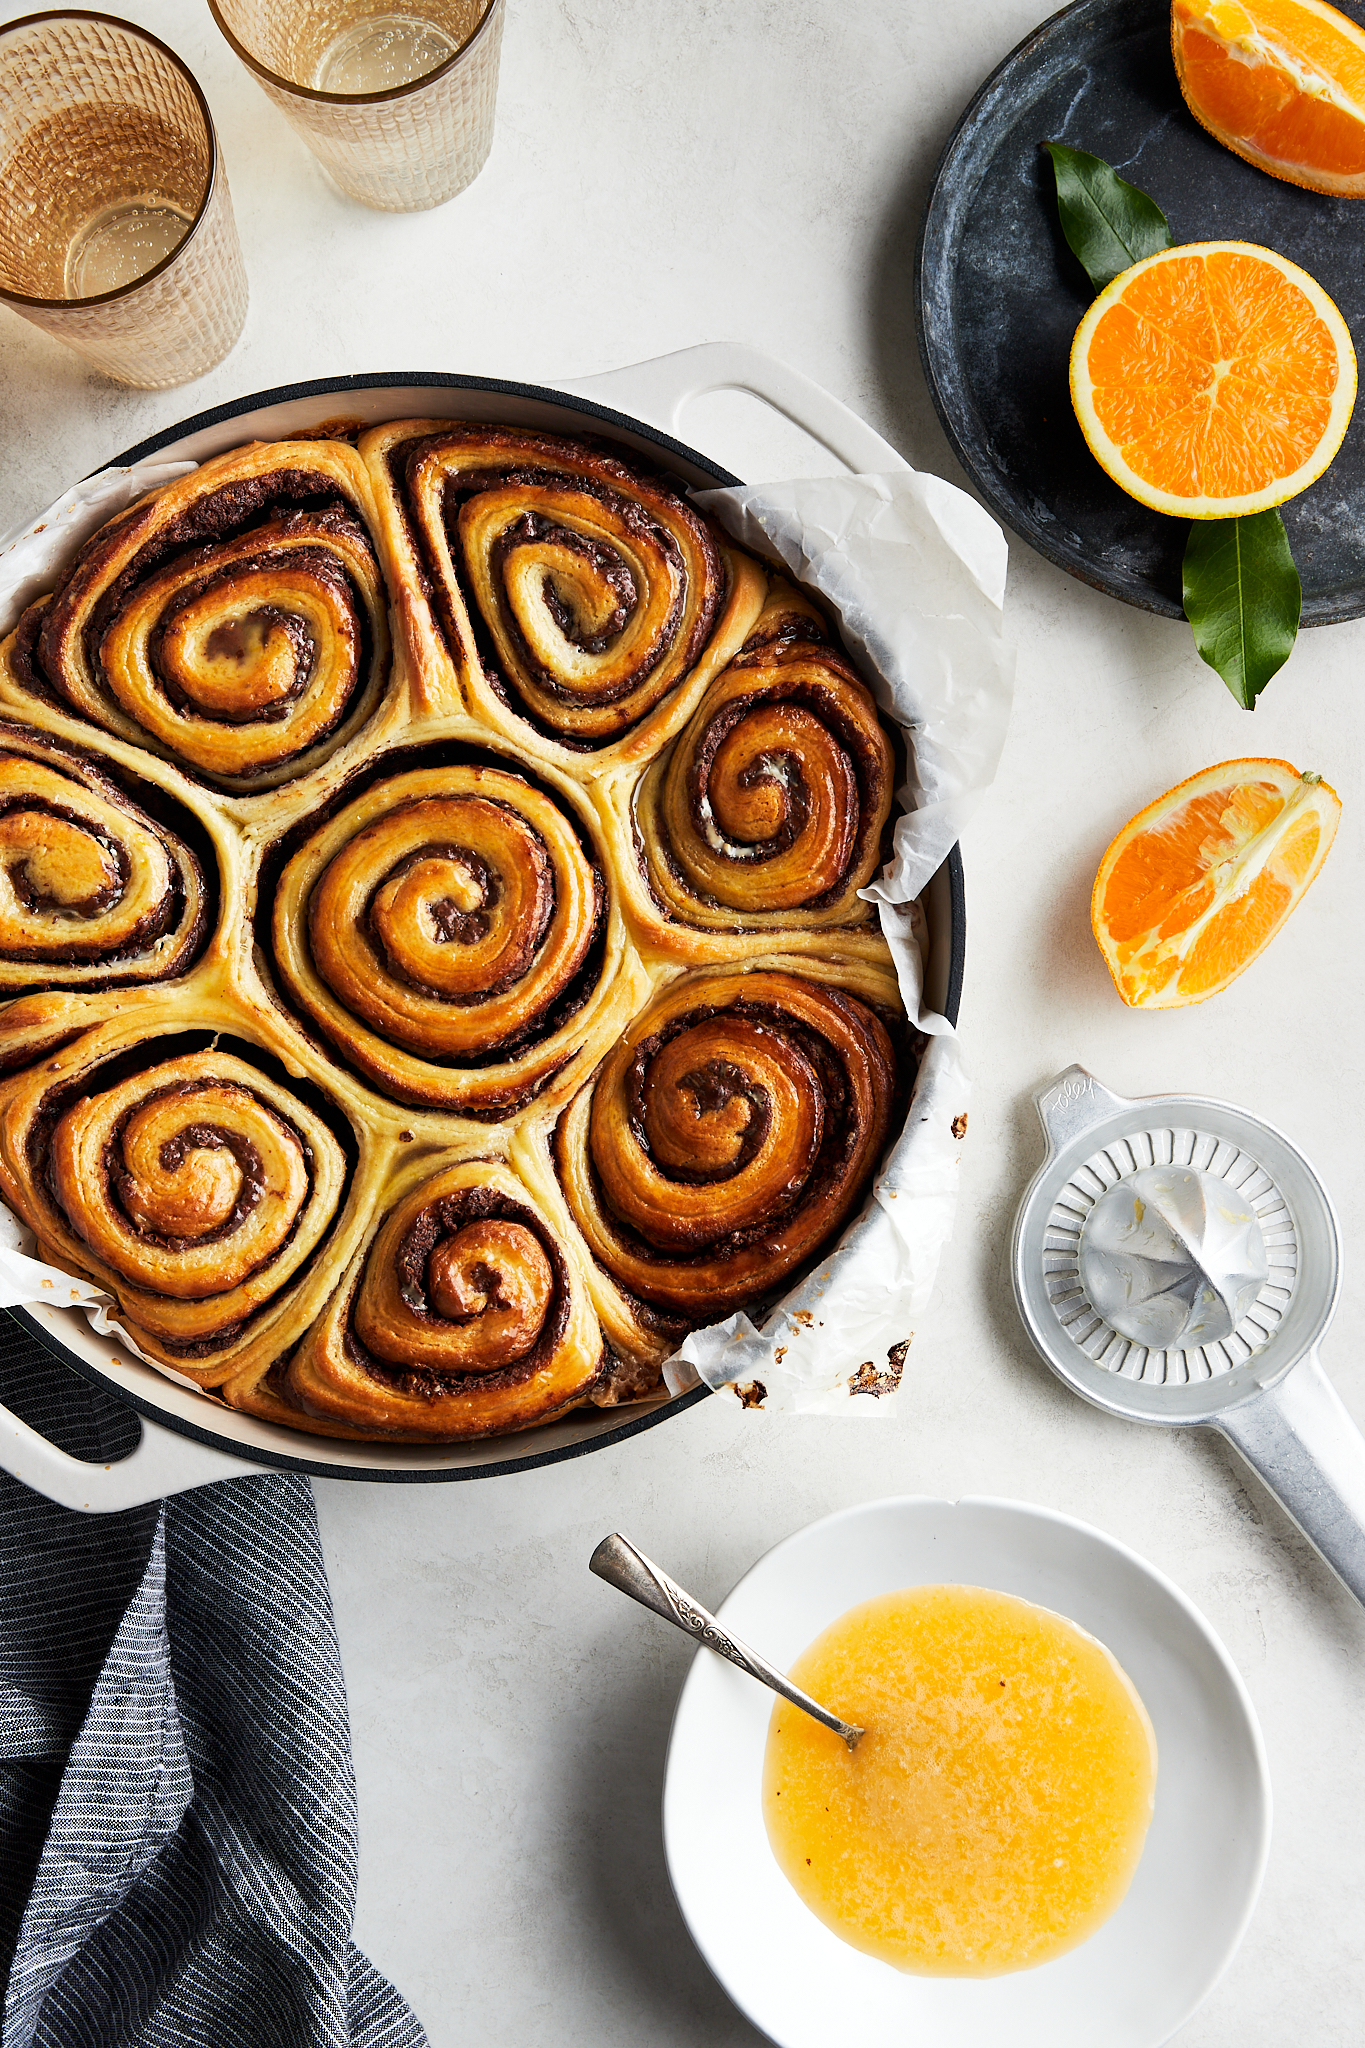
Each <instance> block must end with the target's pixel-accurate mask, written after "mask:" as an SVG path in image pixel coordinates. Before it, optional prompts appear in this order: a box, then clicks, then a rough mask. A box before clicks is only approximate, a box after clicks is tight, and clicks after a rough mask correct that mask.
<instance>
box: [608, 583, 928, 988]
mask: <svg viewBox="0 0 1365 2048" xmlns="http://www.w3.org/2000/svg"><path fill="white" fill-rule="evenodd" d="M894 777H895V757H894V754H893V751H892V747H891V742H890V740H889V739H888V737H887V735H886V732H885V731H884V729H883V727H882V724H881V720H880V718H879V717H878V714H877V707H876V704H875V703H874V701H873V698H872V693H871V691H870V690H869V689H868V688H867V686H866V684H865V683H863V682H862V681H861V679H860V678H859V677H858V675H857V674H856V673H855V672H854V670H853V669H852V668H851V667H850V666H849V664H848V662H847V661H846V660H845V659H844V658H843V657H842V656H841V655H840V654H839V652H838V650H837V649H836V648H835V647H833V646H832V645H831V644H830V642H829V640H828V638H827V636H826V635H825V633H824V632H823V630H822V628H821V626H820V624H819V622H818V621H817V620H816V619H815V618H813V617H811V616H810V615H808V614H802V613H800V612H794V611H793V610H792V609H791V605H790V595H789V593H788V592H786V591H783V590H781V589H779V590H777V591H776V592H775V593H774V595H773V598H772V599H771V600H770V603H769V605H768V606H767V607H766V608H765V611H764V614H763V616H762V617H761V618H760V620H759V622H758V625H757V627H756V628H755V631H754V633H753V634H752V635H751V636H750V639H749V641H748V642H747V643H746V644H745V647H744V648H743V650H742V651H741V652H740V653H739V654H738V655H736V657H735V659H734V660H733V661H732V662H730V664H729V665H728V667H726V668H725V669H723V670H722V672H721V673H720V674H719V675H718V676H717V677H716V678H715V680H714V681H713V682H712V683H711V684H710V685H709V686H708V688H707V690H706V693H705V695H704V696H703V697H702V700H701V702H700V704H699V705H698V706H697V708H696V710H695V711H694V712H693V714H692V717H691V718H690V720H689V721H688V723H687V725H686V727H685V728H684V730H683V731H682V732H681V733H679V735H678V737H677V738H676V739H675V740H674V741H673V742H672V744H671V745H670V746H669V747H668V748H667V749H666V751H665V752H664V753H662V754H661V755H660V756H659V758H658V759H657V760H656V761H654V763H653V764H652V765H651V766H650V768H649V769H648V770H647V771H646V773H645V775H644V776H643V778H642V779H641V781H640V782H639V784H638V786H637V787H636V788H635V789H634V790H633V791H631V792H629V793H627V792H625V791H623V790H621V789H620V788H619V787H618V788H617V789H615V790H614V791H613V796H614V799H615V801H616V803H617V805H618V808H619V807H622V806H623V805H624V804H625V803H627V802H628V803H629V805H630V810H631V814H632V815H631V819H630V823H631V826H632V838H633V841H634V846H635V854H636V858H635V861H634V862H633V863H623V869H624V884H623V885H624V887H625V888H626V889H627V891H628V892H629V897H630V903H631V908H632V911H633V913H634V915H635V918H636V920H637V922H638V923H639V924H640V925H641V926H642V927H644V929H645V930H646V931H647V932H648V934H649V937H650V939H651V940H652V942H653V943H654V944H655V945H657V946H659V947H660V948H661V949H662V950H664V951H665V952H669V953H673V954H675V955H677V957H678V958H680V959H683V960H693V961H703V960H708V959H710V960H720V959H735V958H743V957H745V956H749V955H756V954H759V953H765V952H769V951H771V950H772V948H773V947H774V946H775V945H784V946H785V945H794V946H796V947H797V948H798V949H800V950H806V949H808V950H810V951H812V952H815V953H819V952H821V951H823V950H824V949H826V948H827V947H828V945H829V944H830V942H831V940H834V941H835V942H836V943H841V944H843V945H845V946H851V950H852V951H853V952H854V953H855V954H858V955H860V956H864V957H869V958H874V959H875V958H880V957H882V952H881V947H882V941H881V936H880V933H879V931H878V930H877V926H876V913H875V910H874V907H873V906H872V905H871V904H869V903H864V902H862V901H861V900H860V898H859V895H858V891H859V890H860V889H863V888H865V887H866V885H867V884H868V882H870V881H871V880H872V878H873V876H874V875H875V874H876V873H877V870H878V868H879V867H880V865H881V863H882V860H883V857H884V852H883V839H884V835H885V832H886V828H887V824H888V821H889V819H890V816H891V802H892V796H893V791H894ZM624 828H625V819H624V817H622V819H621V821H620V824H619V825H618V833H619V834H620V836H622V837H623V836H624ZM868 940H871V945H870V946H869V945H868V944H867V943H866V942H867V941H868Z"/></svg>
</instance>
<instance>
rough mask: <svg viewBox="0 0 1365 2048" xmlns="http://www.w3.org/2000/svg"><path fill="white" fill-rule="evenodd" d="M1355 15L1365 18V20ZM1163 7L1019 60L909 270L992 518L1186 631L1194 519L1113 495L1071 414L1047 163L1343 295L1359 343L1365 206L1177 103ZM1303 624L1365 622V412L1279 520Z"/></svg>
mask: <svg viewBox="0 0 1365 2048" xmlns="http://www.w3.org/2000/svg"><path fill="white" fill-rule="evenodd" d="M1343 12H1345V13H1348V14H1350V15H1351V16H1352V17H1353V18H1355V19H1361V18H1362V16H1365V4H1357V5H1350V4H1348V5H1347V6H1346V7H1345V8H1344V9H1343ZM1169 17H1170V9H1169V6H1168V5H1167V0H1076V5H1074V6H1071V7H1065V8H1063V9H1062V11H1061V13H1060V14H1055V15H1053V17H1052V18H1051V20H1050V21H1045V22H1044V23H1043V25H1042V27H1041V28H1039V29H1037V30H1035V32H1034V33H1033V34H1032V35H1031V36H1030V37H1029V38H1028V40H1027V42H1023V43H1021V44H1020V45H1019V48H1018V49H1017V50H1016V51H1015V52H1014V53H1013V55H1012V56H1010V57H1007V58H1006V60H1005V62H1004V63H1003V64H1002V65H1001V66H1000V69H999V70H998V71H997V72H995V73H994V75H993V76H992V77H990V78H988V79H987V81H986V83H985V85H983V86H982V88H981V90H980V92H979V93H978V94H977V96H976V98H975V99H974V100H973V101H972V103H971V105H970V106H969V107H968V109H967V111H966V113H965V114H964V115H963V117H962V119H961V121H960V122H959V123H958V126H957V130H956V132H955V134H954V135H953V137H952V139H951V141H950V142H949V144H948V147H947V148H946V150H945V151H944V153H943V157H942V160H941V162H940V164H939V167H938V170H937V172H936V173H935V177H934V183H933V187H932V189H931V191H930V195H929V204H928V207H927V209H926V211H925V216H924V225H923V228H922V230H921V234H920V246H919V253H918V258H917V261H916V276H915V314H916V324H917V326H918V330H919V345H920V355H921V357H922V359H923V363H924V373H925V376H926V377H927V379H928V382H929V390H930V392H931V394H932V396H933V400H934V404H935V405H936V406H937V408H938V413H939V417H940V419H941V420H942V422H943V425H944V428H945V429H946V431H947V434H948V438H949V440H950V441H951V442H952V444H953V447H954V448H955V449H956V451H957V454H958V457H959V459H960V461H961V462H962V465H963V467H964V469H965V470H966V471H967V474H968V475H969V476H970V478H971V479H972V482H973V483H974V484H975V485H976V487H977V489H978V490H979V491H980V493H981V495H982V497H983V498H984V499H985V500H986V503H987V504H988V505H989V506H990V508H991V510H992V511H993V512H995V513H996V514H997V516H998V517H999V518H1000V519H1002V520H1003V521H1004V522H1005V524H1006V525H1007V526H1010V527H1012V528H1013V529H1014V531H1015V532H1016V533H1017V534H1019V535H1020V536H1021V537H1022V538H1023V539H1024V540H1026V541H1028V542H1029V544H1030V546H1032V547H1035V548H1037V550H1038V552H1039V553H1040V554H1043V555H1046V556H1047V558H1048V560H1049V561H1052V562H1056V563H1058V564H1059V566H1060V567H1061V568H1063V569H1069V570H1070V571H1071V574H1072V575H1073V576H1079V577H1080V578H1081V580H1082V581H1083V582H1085V583H1090V584H1093V585H1094V587H1095V589H1097V590H1103V591H1107V592H1108V593H1109V595H1110V596H1112V597H1121V598H1124V599H1126V601H1127V602H1128V603H1129V604H1136V605H1141V606H1142V607H1143V608H1144V610H1146V611H1154V612H1164V613H1166V614H1167V615H1169V616H1171V617H1176V618H1178V617H1179V616H1180V615H1181V603H1180V560H1181V556H1182V554H1183V553H1184V549H1185V536H1186V533H1187V532H1188V527H1187V526H1186V523H1185V521H1184V520H1180V519H1165V518H1162V517H1161V516H1160V514H1158V513H1153V512H1149V511H1147V510H1146V508H1145V507H1144V506H1141V505H1139V504H1137V503H1136V502H1135V501H1134V500H1133V499H1132V498H1129V497H1127V496H1126V495H1125V494H1124V493H1123V492H1122V491H1121V490H1119V488H1118V486H1117V485H1116V484H1113V483H1111V482H1110V481H1109V479H1108V477H1107V476H1106V475H1105V474H1104V472H1103V470H1102V469H1101V468H1100V467H1099V465H1098V463H1097V462H1096V461H1095V460H1094V458H1093V457H1092V456H1091V454H1090V451H1089V450H1088V449H1087V447H1086V445H1085V442H1084V441H1083V439H1082V438H1081V431H1080V428H1079V427H1078V426H1077V424H1076V419H1075V415H1074V413H1073V412H1072V410H1071V399H1070V395H1069V392H1068V388H1067V364H1068V359H1069V356H1070V352H1071V337H1072V335H1073V334H1074V332H1075V330H1076V325H1077V323H1078V321H1079V320H1080V317H1081V315H1082V313H1083V312H1084V311H1085V308H1086V306H1087V305H1088V304H1089V302H1090V299H1091V297H1092V293H1091V289H1090V286H1089V283H1088V282H1087V280H1086V277H1085V273H1084V272H1083V271H1082V269H1081V268H1080V265H1079V264H1078V263H1077V262H1076V259H1075V258H1074V257H1073V256H1072V254H1071V252H1070V250H1069V249H1068V248H1067V246H1066V244H1065V242H1064V241H1063V240H1062V237H1061V231H1060V229H1059V227H1058V225H1057V207H1056V201H1055V198H1054V196H1053V186H1052V168H1051V163H1050V161H1049V159H1048V158H1047V157H1046V156H1045V155H1044V154H1043V152H1042V150H1041V148H1040V147H1039V145H1040V144H1041V143H1043V142H1047V141H1053V142H1067V143H1069V144H1070V145H1071V146H1072V147H1073V148H1075V149H1087V150H1090V151H1092V152H1093V154H1094V155H1096V156H1101V157H1103V158H1104V159H1105V161H1106V162H1108V163H1111V164H1112V165H1113V166H1114V168H1115V169H1116V170H1117V171H1118V172H1119V173H1120V174H1121V175H1122V176H1123V177H1125V178H1127V179H1128V180H1129V182H1130V183H1131V184H1134V185H1139V186H1141V188H1142V190H1143V191H1144V192H1149V193H1150V194H1151V196H1152V198H1153V199H1155V200H1156V202H1157V204H1158V206H1160V207H1161V208H1162V209H1163V211H1164V212H1165V214H1166V217H1167V219H1168V220H1169V221H1170V224H1171V234H1172V237H1173V238H1174V240H1175V241H1177V242H1208V241H1239V242H1259V243H1261V244H1263V245H1264V246H1266V247H1268V248H1272V249H1277V250H1279V251H1280V252H1281V253H1282V254H1283V255H1286V256H1289V257H1291V258H1292V260H1293V261H1294V262H1295V263H1298V264H1301V265H1302V266H1303V268H1304V269H1305V270H1306V271H1308V272H1309V273H1310V275H1311V276H1313V277H1315V278H1317V279H1318V281H1319V282H1320V283H1321V284H1322V285H1323V287H1324V289H1325V290H1327V291H1328V292H1330V293H1331V295H1332V297H1333V298H1334V299H1335V300H1336V302H1337V304H1338V306H1340V308H1341V311H1342V313H1343V315H1344V316H1345V319H1346V321H1347V324H1348V325H1349V326H1350V328H1351V331H1352V334H1353V335H1354V336H1355V338H1356V346H1357V349H1358V350H1362V348H1363V345H1365V262H1362V254H1363V253H1365V201H1361V200H1350V199H1326V198H1323V197H1322V196H1321V194H1319V193H1316V192H1304V191H1301V190H1300V189H1299V188H1298V187H1297V186H1296V185H1286V184H1284V183H1283V182H1282V181H1281V180H1280V179H1278V178H1271V177H1268V176H1267V175H1266V174H1265V172H1263V171H1257V170H1253V168H1252V167H1251V165H1250V164H1245V163H1243V162H1242V160H1241V158H1240V157H1235V156H1233V154H1232V153H1231V151H1230V150H1226V149H1224V148H1223V147H1222V146H1221V145H1220V144H1219V143H1216V142H1215V141H1214V140H1213V138H1212V137H1211V136H1209V135H1206V134H1205V133H1204V131H1203V129H1202V128H1200V127H1199V125H1198V123H1197V122H1196V121H1195V119H1194V117H1193V115H1192V114H1190V112H1189V110H1188V109H1187V108H1186V106H1185V103H1184V101H1183V100H1182V98H1181V97H1180V88H1179V87H1178V85H1177V84H1176V80H1175V69H1174V66H1173V64H1172V61H1171V50H1170V20H1169ZM1283 509H1284V521H1285V525H1286V527H1287V528H1288V530H1289V539H1290V544H1291V545H1292V547H1293V550H1294V559H1295V560H1296V561H1297V563H1298V565H1299V573H1300V575H1301V577H1302V579H1303V623H1304V624H1305V625H1306V626H1326V625H1331V624H1333V623H1334V622H1335V621H1337V620H1340V619H1354V618H1358V617H1360V616H1361V614H1362V613H1365V405H1362V406H1361V407H1358V409H1357V412H1356V417H1355V420H1354V421H1353V423H1352V425H1351V426H1350V428H1349V429H1348V430H1347V434H1346V439H1345V442H1344V443H1343V445H1342V449H1341V452H1340V454H1339V455H1338V456H1337V458H1336V461H1335V462H1334V463H1333V464H1332V467H1331V468H1330V469H1329V470H1328V471H1327V473H1326V475H1325V476H1323V477H1321V478H1320V479H1319V480H1318V482H1317V483H1316V484H1314V485H1313V486H1312V488H1311V489H1310V490H1307V491H1305V492H1304V493H1303V495H1302V496H1301V497H1298V498H1295V499H1294V500H1293V501H1292V503H1290V504H1288V505H1286V506H1285V507H1284V508H1283Z"/></svg>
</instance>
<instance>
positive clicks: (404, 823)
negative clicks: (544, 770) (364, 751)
mask: <svg viewBox="0 0 1365 2048" xmlns="http://www.w3.org/2000/svg"><path fill="white" fill-rule="evenodd" d="M581 801H582V800H581V798H571V797H570V796H569V795H568V794H567V793H561V794H559V795H558V797H557V798H556V796H552V795H551V794H550V793H549V792H548V791H546V790H543V789H537V788H535V787H534V786H533V785H532V784H531V783H529V782H528V781H527V780H526V779H525V777H523V776H519V775H513V774H510V773H508V772H506V771H504V770H502V769H498V768H489V767H483V766H462V765H458V764H455V765H451V766H449V767H442V768H426V769H416V770H412V771H409V772H408V773H406V774H400V775H395V776H391V777H382V778H381V779H380V780H378V781H376V782H374V783H372V784H371V785H370V787H369V788H368V789H367V790H366V791H365V793H364V795H363V796H360V797H357V798H356V799H355V800H354V801H353V802H351V803H349V804H347V805H346V806H345V807H344V808H343V809H342V810H341V811H339V812H338V813H337V814H336V816H334V817H333V818H331V819H330V820H329V821H328V822H327V823H326V824H325V825H324V826H322V827H321V828H320V829H319V830H318V831H317V832H315V833H314V834H313V835H312V836H311V837H310V838H308V839H307V840H305V842H304V844H303V845H302V846H301V847H300V848H299V850H298V851H297V852H296V853H295V854H294V855H293V857H292V858H291V859H290V861H289V862H288V865H287V866H286V867H285V869H284V872H283V874H282V875H281V877H280V880H279V884H278V888H277V892H276V896H275V908H274V918H273V939H274V958H275V964H276V967H277V970H278V973H279V977H280V981H281V984H282V986H283V987H284V988H285V989H287V990H288V991H289V992H290V993H291V994H292V995H293V996H294V997H295V999H296V1000H297V1001H298V1002H299V1003H300V1004H301V1005H302V1007H303V1008H304V1010H306V1011H307V1013H308V1015H309V1016H310V1017H311V1018H312V1019H313V1020H314V1021H315V1022H316V1023H317V1024H318V1025H320V1027H321V1028H322V1030H323V1031H324V1032H325V1034H326V1036H327V1037H328V1039H329V1040H330V1041H331V1043H332V1044H333V1045H335V1046H336V1047H337V1049H338V1051H340V1052H341V1053H342V1054H343V1056H344V1057H345V1058H346V1059H347V1060H348V1061H349V1062H350V1063H351V1064H352V1065H353V1066H355V1067H357V1068H359V1070H360V1071H361V1072H362V1073H363V1074H364V1075H365V1076H366V1078H367V1079H369V1080H370V1081H372V1082H373V1083H374V1084H375V1085H376V1086H377V1087H379V1088H380V1089H381V1090H382V1091H383V1093H385V1094H386V1095H388V1096H390V1097H392V1098H393V1099H394V1100H395V1101H398V1102H404V1103H413V1104H418V1105H430V1106H432V1107H449V1108H453V1109H461V1110H464V1111H465V1112H466V1113H468V1114H470V1115H474V1116H505V1115H507V1114H509V1113H511V1112H513V1111H515V1110H517V1109H520V1108H523V1107H524V1106H525V1104H526V1103H527V1102H529V1101H530V1100H531V1099H532V1098H533V1097H535V1096H537V1095H539V1094H540V1093H541V1091H542V1090H543V1089H544V1088H545V1087H546V1085H547V1084H548V1083H549V1082H550V1081H552V1080H555V1079H558V1080H559V1082H560V1092H561V1093H562V1092H563V1091H564V1089H565V1088H567V1087H569V1086H571V1085H572V1083H573V1080H574V1078H575V1077H576V1076H577V1074H578V1073H579V1072H581V1071H582V1069H583V1068H584V1066H585V1065H586V1066H592V1065H594V1064H595V1063H596V1061H597V1059H598V1058H600V1057H601V1054H602V1052H603V1051H604V1050H605V1049H606V1046H607V1045H608V1044H610V1042H611V1040H612V1039H613V1038H614V1037H615V1035H616V1032H617V1031H618V1030H619V1029H620V1026H621V1024H622V1023H623V1022H624V1020H625V1017H626V1016H627V1015H629V1012H630V1008H631V995H632V977H631V974H630V971H629V967H628V965H627V964H626V963H625V961H624V958H623V956H624V952H625V938H624V931H623V928H622V926H621V922H620V917H619V914H617V913H615V912H614V909H613V906H612V903H611V898H610V893H609V891H608V887H607V884H606V881H605V879H604V876H603V872H602V866H601V863H600V859H599V856H598V851H597V848H596V847H595V846H594V845H593V844H592V842H591V840H590V839H589V838H588V837H587V830H586V824H585V822H584V820H583V819H582V818H579V817H577V816H576V815H575V804H576V803H581Z"/></svg>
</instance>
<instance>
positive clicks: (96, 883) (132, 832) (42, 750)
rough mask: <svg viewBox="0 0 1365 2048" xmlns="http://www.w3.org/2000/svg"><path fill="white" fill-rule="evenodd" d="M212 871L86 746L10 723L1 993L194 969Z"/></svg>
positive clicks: (1, 817) (2, 840)
mask: <svg viewBox="0 0 1365 2048" xmlns="http://www.w3.org/2000/svg"><path fill="white" fill-rule="evenodd" d="M207 924H208V903H207V898H206V889H205V881H204V873H203V870H202V868H201V867H200V865H199V862H198V860H197V859H196V858H195V856H194V854H193V853H192V852H191V851H190V849H189V847H188V846H187V845H186V844H185V843H184V841H183V840H182V839H180V838H179V836H178V835H177V834H176V833H174V832H172V831H171V830H170V829H169V827H167V826H164V825H159V824H158V823H157V822H156V821H155V819H153V818H151V817H149V816H148V814H147V813H146V812H145V811H144V810H143V809H142V808H141V807H140V806H139V805H137V804H135V803H133V802H132V800H131V799H130V798H129V797H126V796H125V795H124V794H123V792H122V790H120V789H119V788H118V786H117V785H116V784H115V783H113V782H111V781H110V779H109V778H108V776H107V775H104V774H102V773H101V771H100V770H99V768H98V767H96V765H95V763H94V762H93V761H92V760H91V759H90V758H89V757H88V756H85V755H80V754H75V753H72V752H71V751H70V750H69V749H68V748H66V747H62V746H59V745H57V743H56V742H55V741H52V740H49V739H47V738H46V737H45V736H44V735H42V734H40V733H36V732H32V731H26V730H25V728H24V727H22V726H17V725H12V724H0V995H4V996H12V995H17V994H19V993H21V992H22V991H23V990H25V989H52V988H65V989H75V988H87V989H88V988H109V987H116V988H117V987H121V986H123V985H125V984H127V983H129V982H150V981H165V980H167V979H168V978H169V977H171V976H172V975H178V974H183V973H184V972H185V970H186V968H187V967H188V966H189V965H190V963H191V962H192V961H193V959H194V957H195V954H196V953H197V952H198V950H199V948H200V947H201V945H202V944H203V940H204V935H205V931H206V929H207Z"/></svg>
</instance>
